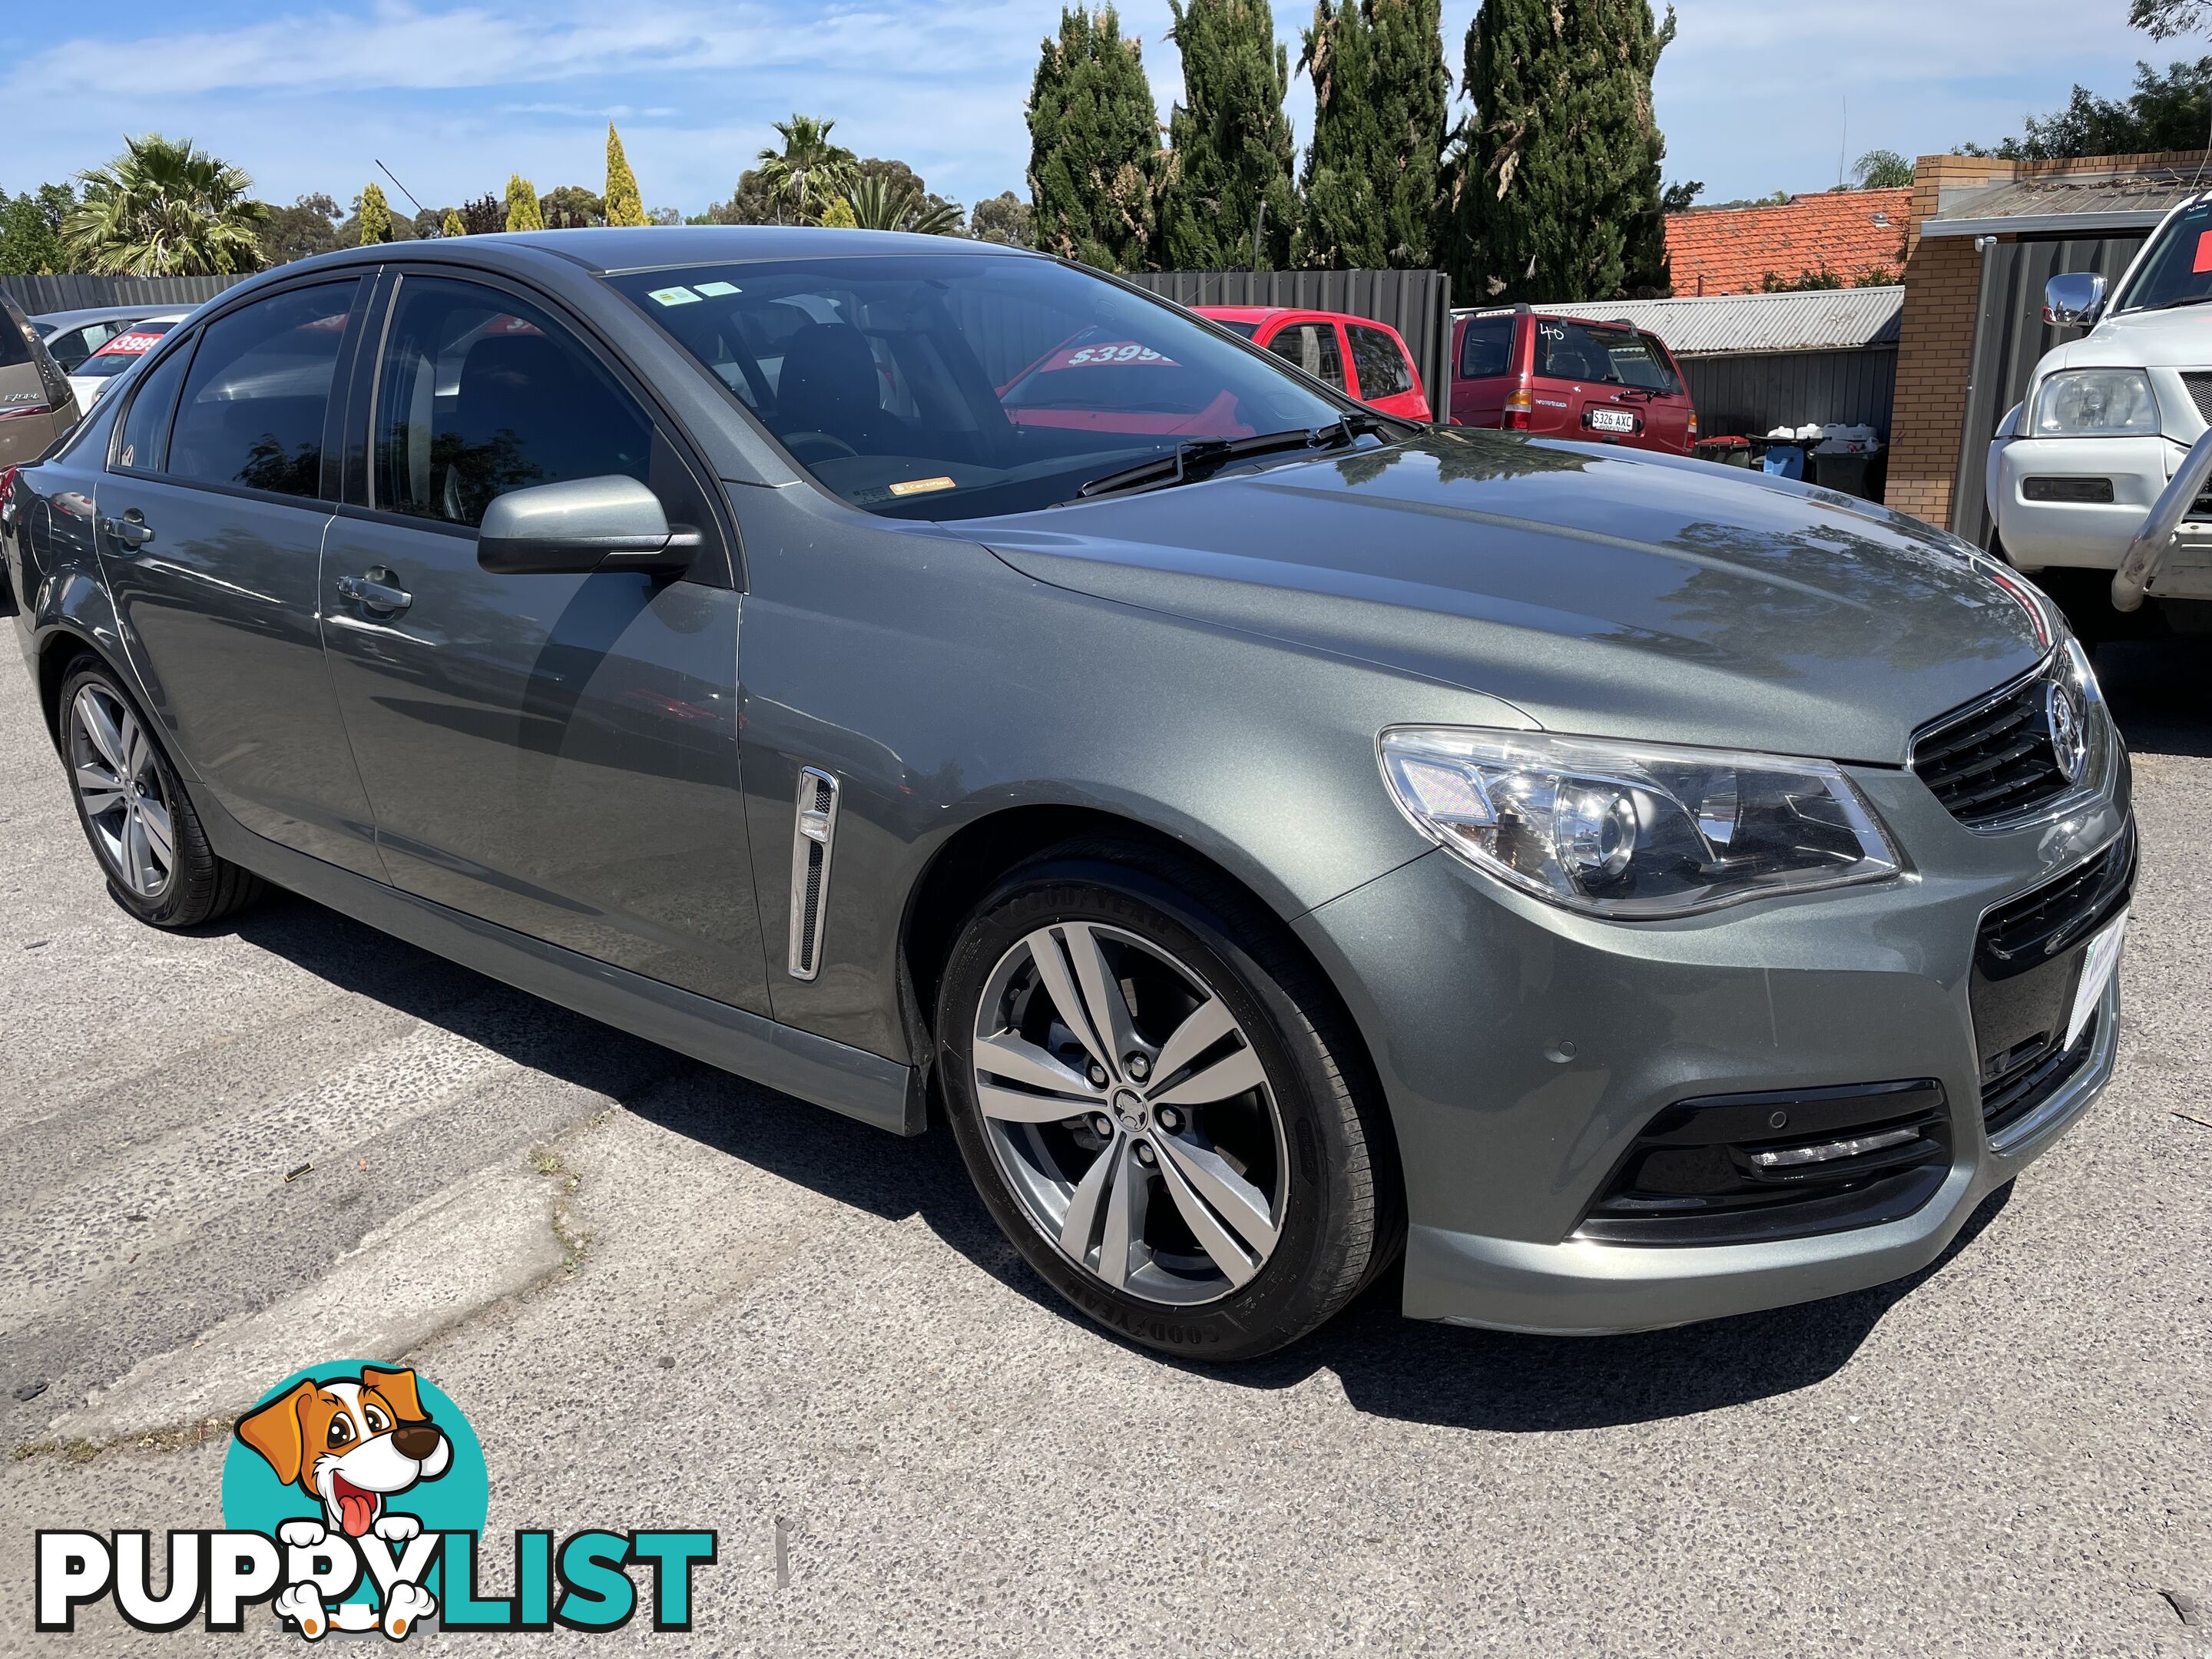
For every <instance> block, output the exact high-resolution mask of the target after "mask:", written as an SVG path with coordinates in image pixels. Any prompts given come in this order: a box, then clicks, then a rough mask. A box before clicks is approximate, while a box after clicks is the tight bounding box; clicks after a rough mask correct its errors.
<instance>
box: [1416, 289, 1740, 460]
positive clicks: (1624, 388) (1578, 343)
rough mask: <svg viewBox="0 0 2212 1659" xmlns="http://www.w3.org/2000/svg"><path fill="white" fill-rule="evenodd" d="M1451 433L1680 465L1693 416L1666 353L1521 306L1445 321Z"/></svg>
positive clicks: (1601, 325) (1691, 438)
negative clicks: (1493, 432) (1572, 444)
mask: <svg viewBox="0 0 2212 1659" xmlns="http://www.w3.org/2000/svg"><path fill="white" fill-rule="evenodd" d="M1451 424H1452V425H1454V426H1494V427H1501V428H1504V429H1505V430H1506V431H1508V432H1533V433H1536V434H1539V435H1542V436H1545V437H1550V438H1578V439H1581V440H1583V441H1585V442H1589V443H1613V444H1626V445H1628V446H1630V447H1632V448H1636V449H1663V450H1665V451H1667V452H1668V453H1670V454H1675V455H1686V454H1688V453H1690V446H1691V445H1692V444H1694V443H1695V442H1697V441H1698V410H1697V407H1696V405H1695V404H1692V402H1691V400H1690V389H1689V386H1688V383H1687V382H1686V381H1685V380H1683V378H1682V371H1681V370H1680V368H1678V367H1677V366H1676V364H1675V362H1674V356H1673V354H1672V353H1670V352H1669V351H1668V349H1667V346H1666V343H1665V342H1664V341H1662V340H1661V339H1660V337H1658V336H1657V335H1656V334H1651V333H1648V332H1646V331H1644V330H1642V329H1638V328H1632V327H1630V326H1629V325H1627V324H1626V323H1608V322H1600V321H1597V320H1595V319H1590V318H1583V317H1558V316H1553V315H1551V314H1549V313H1538V312H1534V311H1532V310H1530V309H1529V308H1528V307H1527V306H1513V307H1505V308H1503V309H1499V310H1496V311H1463V312H1459V313H1455V315H1454V317H1453V319H1452V384H1451Z"/></svg>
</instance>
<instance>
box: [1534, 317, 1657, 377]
mask: <svg viewBox="0 0 2212 1659" xmlns="http://www.w3.org/2000/svg"><path fill="white" fill-rule="evenodd" d="M1536 341H1537V344H1536V372H1537V373H1538V374H1543V375H1547V376H1548V377H1549V378H1551V379H1553V380H1587V381H1591V382H1595V383H1596V384H1598V385H1601V386H1635V387H1638V388H1639V389H1641V390H1643V391H1645V392H1662V393H1672V392H1675V391H1678V390H1679V389H1680V388H1679V386H1677V385H1676V382H1675V380H1674V374H1673V372H1672V371H1671V370H1669V369H1668V367H1667V365H1666V362H1665V361H1664V360H1663V359H1662V358H1661V356H1659V354H1658V353H1657V352H1656V351H1655V350H1653V349H1652V346H1651V341H1650V337H1649V336H1646V335H1643V334H1638V332H1637V331H1635V330H1634V329H1632V328H1620V327H1609V326H1607V325H1604V324H1602V323H1577V322H1570V321H1567V320H1565V319H1562V318H1557V317H1546V318H1543V319H1540V320H1539V321H1538V323H1537V325H1536Z"/></svg>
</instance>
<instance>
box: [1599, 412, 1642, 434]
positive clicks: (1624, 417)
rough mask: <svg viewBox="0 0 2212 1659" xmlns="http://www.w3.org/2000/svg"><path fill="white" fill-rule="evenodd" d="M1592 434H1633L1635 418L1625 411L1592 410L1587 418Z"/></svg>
mask: <svg viewBox="0 0 2212 1659" xmlns="http://www.w3.org/2000/svg"><path fill="white" fill-rule="evenodd" d="M1588 418H1589V423H1590V429H1591V430H1592V431H1594V432H1633V431H1635V430H1636V416H1633V415H1632V414H1630V413H1629V412H1628V411H1627V410H1625V409H1593V410H1590V411H1589V416H1588Z"/></svg>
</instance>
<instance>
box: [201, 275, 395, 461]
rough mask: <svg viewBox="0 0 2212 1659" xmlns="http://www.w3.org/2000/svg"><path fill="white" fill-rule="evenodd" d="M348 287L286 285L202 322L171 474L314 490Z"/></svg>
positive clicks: (350, 295)
mask: <svg viewBox="0 0 2212 1659" xmlns="http://www.w3.org/2000/svg"><path fill="white" fill-rule="evenodd" d="M357 286H358V283H356V282H343V283H322V284H320V285H319V286H317V287H314V288H304V289H292V290H291V291H290V292H289V293H284V294H275V295H270V297H269V298H267V299H265V300H257V301H254V302H253V303H252V304H251V305H249V306H245V307H240V309H239V310H237V311H234V312H232V313H230V314H229V315H228V316H227V317H221V318H218V319H216V320H215V321H214V322H212V323H210V324H209V325H208V326H207V329H206V331H205V332H204V333H203V334H202V335H201V336H200V343H199V349H198V350H197V351H196V352H194V353H193V354H192V366H191V373H190V374H188V375H187V376H186V378H185V392H184V400H183V402H182V403H181V404H179V406H178V409H177V416H176V426H175V430H174V433H173V435H172V437H171V439H170V441H169V465H168V471H169V472H170V473H171V474H172V475H173V476H174V477H179V478H185V479H189V480H191V481H192V482H194V483H217V484H242V485H244V486H245V487H246V489H265V490H268V491H270V493H271V494H273V495H303V496H308V497H313V496H315V495H319V494H320V493H321V487H322V471H323V424H324V417H325V415H326V414H327V413H328V412H329V409H330V401H331V380H332V378H333V375H334V371H335V370H336V369H337V361H338V346H339V344H340V343H342V342H343V340H344V338H345V325H346V314H347V313H348V312H349V310H350V309H351V308H352V306H353V298H354V290H355V289H356V287H357Z"/></svg>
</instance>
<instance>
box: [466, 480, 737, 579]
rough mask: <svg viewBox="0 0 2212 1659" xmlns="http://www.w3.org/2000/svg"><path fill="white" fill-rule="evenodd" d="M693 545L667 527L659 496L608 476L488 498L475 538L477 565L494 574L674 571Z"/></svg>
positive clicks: (684, 532)
mask: <svg viewBox="0 0 2212 1659" xmlns="http://www.w3.org/2000/svg"><path fill="white" fill-rule="evenodd" d="M699 545H700V537H699V532H697V531H696V530H691V529H687V528H685V527H684V526H681V525H678V526H673V527H671V526H670V525H669V522H668V515H667V514H666V513H664V512H662V511H661V507H660V498H659V496H657V495H654V494H653V492H652V491H651V490H650V489H647V488H646V487H645V486H644V485H643V484H641V483H639V482H638V481H637V480H636V479H635V478H630V477H623V475H622V474H620V473H613V474H610V475H609V476H608V477H604V478H568V479H564V480H563V481H562V482H561V483H549V484H534V485H532V487H531V488H529V489H511V490H509V491H507V494H506V495H496V496H494V497H493V498H492V503H491V505H490V506H489V507H486V508H484V515H483V526H482V528H481V529H480V530H479V532H477V563H478V564H480V565H482V566H483V568H485V569H486V570H489V571H490V572H492V573H493V574H495V575H501V576H534V575H584V574H589V573H590V572H592V571H594V570H681V569H684V568H685V567H687V566H688V565H690V562H691V556H692V555H693V554H694V553H696V551H697V550H698V549H699Z"/></svg>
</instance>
